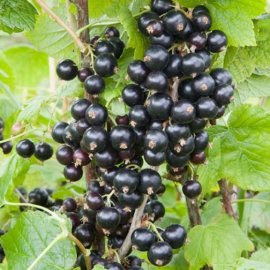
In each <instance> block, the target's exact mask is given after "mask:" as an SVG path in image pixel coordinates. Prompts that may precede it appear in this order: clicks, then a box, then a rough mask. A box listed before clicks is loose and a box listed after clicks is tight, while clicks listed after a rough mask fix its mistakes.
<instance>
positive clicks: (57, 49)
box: [26, 5, 77, 59]
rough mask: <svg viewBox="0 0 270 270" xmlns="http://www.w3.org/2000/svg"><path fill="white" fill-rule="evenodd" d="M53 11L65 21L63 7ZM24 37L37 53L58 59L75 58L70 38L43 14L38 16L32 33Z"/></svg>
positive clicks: (64, 9)
mask: <svg viewBox="0 0 270 270" xmlns="http://www.w3.org/2000/svg"><path fill="white" fill-rule="evenodd" d="M53 11H54V12H55V13H56V14H57V15H58V16H59V17H61V19H63V20H64V21H66V20H67V18H66V16H67V15H66V8H65V5H62V6H59V7H57V8H54V9H53ZM26 36H27V37H28V39H29V40H30V41H31V42H32V43H33V45H34V46H35V47H36V48H37V49H38V50H39V51H42V52H45V53H47V54H49V55H50V56H52V57H55V58H59V59H60V58H61V59H64V58H69V59H76V57H77V55H76V52H75V50H74V42H73V40H72V38H71V37H70V36H69V35H68V33H67V32H66V30H65V29H64V28H62V27H61V26H60V25H59V24H57V23H56V22H55V21H53V20H52V19H51V18H50V17H49V16H48V15H47V14H45V13H43V14H41V15H39V16H38V19H37V22H36V25H35V29H34V31H32V32H28V33H27V35H26Z"/></svg>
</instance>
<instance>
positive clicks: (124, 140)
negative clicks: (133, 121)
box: [110, 125, 136, 151]
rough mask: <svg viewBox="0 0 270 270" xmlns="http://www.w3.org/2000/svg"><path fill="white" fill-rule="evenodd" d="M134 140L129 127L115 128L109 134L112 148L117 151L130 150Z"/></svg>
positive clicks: (120, 126) (134, 136)
mask: <svg viewBox="0 0 270 270" xmlns="http://www.w3.org/2000/svg"><path fill="white" fill-rule="evenodd" d="M135 140H136V135H135V133H134V132H133V130H132V128H131V127H130V126H122V125H119V126H115V127H113V128H112V130H111V133H110V141H111V144H112V147H113V148H114V149H115V150H117V151H120V150H125V149H130V148H131V147H132V146H133V145H134V144H135Z"/></svg>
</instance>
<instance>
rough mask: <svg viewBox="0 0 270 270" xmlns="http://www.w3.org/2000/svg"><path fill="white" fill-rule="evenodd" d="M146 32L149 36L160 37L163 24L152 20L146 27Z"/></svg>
mask: <svg viewBox="0 0 270 270" xmlns="http://www.w3.org/2000/svg"><path fill="white" fill-rule="evenodd" d="M146 31H147V33H148V34H149V35H150V36H156V37H158V36H160V35H161V34H162V33H163V24H162V22H161V21H160V20H153V21H151V22H149V23H148V24H147V26H146Z"/></svg>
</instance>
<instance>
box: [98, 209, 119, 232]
mask: <svg viewBox="0 0 270 270" xmlns="http://www.w3.org/2000/svg"><path fill="white" fill-rule="evenodd" d="M120 221H121V216H120V214H119V212H118V211H117V210H116V209H115V208H113V207H104V208H102V209H101V210H100V211H99V212H98V213H97V224H98V225H99V226H100V227H101V228H102V229H103V231H104V233H105V234H107V233H108V232H111V231H113V230H115V229H116V228H117V226H118V225H119V224H120Z"/></svg>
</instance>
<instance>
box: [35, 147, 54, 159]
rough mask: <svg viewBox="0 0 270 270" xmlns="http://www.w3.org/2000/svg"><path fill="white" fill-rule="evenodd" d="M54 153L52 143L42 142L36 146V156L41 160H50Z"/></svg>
mask: <svg viewBox="0 0 270 270" xmlns="http://www.w3.org/2000/svg"><path fill="white" fill-rule="evenodd" d="M52 155H53V148H52V146H51V145H50V144H48V143H45V142H40V143H38V144H36V147H35V157H36V158H37V159H39V160H40V161H45V160H48V159H50V158H51V157H52Z"/></svg>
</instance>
